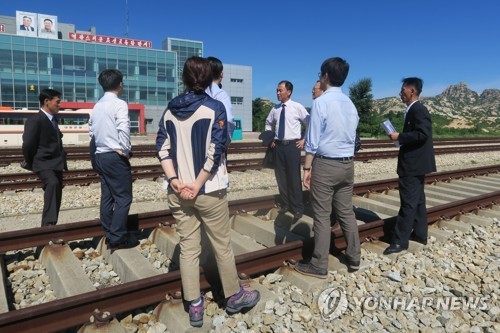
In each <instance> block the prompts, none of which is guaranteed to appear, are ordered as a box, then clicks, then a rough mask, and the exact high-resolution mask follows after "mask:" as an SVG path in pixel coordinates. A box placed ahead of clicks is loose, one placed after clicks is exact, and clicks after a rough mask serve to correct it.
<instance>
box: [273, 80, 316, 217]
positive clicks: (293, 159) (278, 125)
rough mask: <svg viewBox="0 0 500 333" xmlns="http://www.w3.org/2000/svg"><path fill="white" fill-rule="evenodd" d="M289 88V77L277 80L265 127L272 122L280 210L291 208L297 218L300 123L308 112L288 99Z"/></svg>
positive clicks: (301, 144) (299, 211) (301, 210)
mask: <svg viewBox="0 0 500 333" xmlns="http://www.w3.org/2000/svg"><path fill="white" fill-rule="evenodd" d="M292 92H293V84H292V83H291V82H290V81H281V82H280V83H279V84H278V88H276V95H277V97H278V100H279V101H280V103H278V104H276V105H275V106H274V108H273V109H272V110H271V111H270V112H269V115H268V116H267V119H266V127H265V130H266V131H270V130H272V127H273V125H274V126H275V137H274V142H272V143H271V148H274V152H275V159H274V163H275V166H274V174H275V175H276V182H277V183H278V189H279V192H280V197H281V201H282V203H281V209H280V214H284V213H286V212H287V211H288V210H291V211H292V212H293V214H294V215H293V218H294V220H298V219H300V218H301V217H302V214H303V213H304V203H303V201H302V183H301V174H300V161H301V151H302V148H303V147H304V139H303V135H302V133H301V131H302V126H301V123H302V124H305V125H307V124H308V123H309V113H307V111H306V109H305V108H304V106H303V105H302V104H300V103H297V102H294V101H292V100H291V99H290V96H292Z"/></svg>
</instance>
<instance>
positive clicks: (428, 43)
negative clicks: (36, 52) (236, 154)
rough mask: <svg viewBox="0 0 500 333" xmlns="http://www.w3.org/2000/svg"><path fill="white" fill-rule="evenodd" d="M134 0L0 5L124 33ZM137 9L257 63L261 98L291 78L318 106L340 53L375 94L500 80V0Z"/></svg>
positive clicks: (162, 32) (167, 28) (148, 30)
mask: <svg viewBox="0 0 500 333" xmlns="http://www.w3.org/2000/svg"><path fill="white" fill-rule="evenodd" d="M125 3H126V0H109V1H102V0H100V1H95V0H86V1H60V0H58V1H52V0H46V1H39V0H23V1H7V0H4V1H2V3H1V6H0V15H7V16H15V11H16V10H20V11H29V12H36V13H43V14H50V15H57V16H58V19H59V22H63V23H73V24H75V26H76V28H77V29H78V30H88V28H89V27H90V26H95V27H96V29H97V34H98V35H107V36H124V35H125V32H126V20H125V17H126V15H125V13H126V10H125V8H126V6H125ZM296 3H297V4H296ZM128 11H129V24H128V33H129V38H135V39H145V40H150V41H152V42H153V48H155V49H161V42H162V40H164V39H166V38H167V37H176V38H186V39H192V40H200V41H203V43H204V49H205V53H204V55H205V56H216V57H218V58H219V59H221V60H222V61H223V62H224V63H228V64H239V65H248V66H252V68H253V98H257V97H268V98H271V100H273V101H275V100H276V94H275V89H276V86H277V83H278V82H279V81H280V80H289V81H291V82H292V83H293V84H294V86H295V89H294V93H293V96H292V99H295V100H296V101H298V102H301V103H302V104H304V105H305V106H310V105H311V88H312V86H313V84H314V82H315V81H316V79H317V73H318V72H319V69H320V66H321V63H322V62H323V60H325V59H326V58H329V57H334V56H340V57H343V58H345V59H346V60H347V61H348V62H349V63H350V65H351V69H350V73H349V76H348V78H347V81H346V83H345V84H344V87H343V90H344V92H346V93H348V87H349V86H350V85H351V84H353V83H355V82H357V81H359V80H360V79H362V78H370V79H371V80H372V83H373V90H372V92H373V94H374V97H375V98H383V97H392V96H397V94H398V93H399V90H400V87H401V79H402V78H403V77H407V76H419V77H421V78H422V79H423V80H424V89H423V93H422V95H423V96H434V95H436V94H439V93H441V92H442V91H443V90H444V89H445V88H447V87H448V86H450V85H452V84H458V83H460V82H465V83H467V85H468V86H469V87H470V88H471V89H473V90H474V91H476V92H478V93H481V92H482V91H483V90H484V89H488V88H495V89H500V60H499V59H500V19H499V13H500V1H498V0H484V1H482V0H479V1H474V2H472V1H458V2H457V1H449V0H431V1H427V0H424V1H401V0H400V1H393V0H381V1H373V0H371V1H368V0H361V1H336V0H329V1H288V2H286V1H261V0H253V1H252V0H251V1H238V0H232V1H227V0H222V1H217V2H209V1H183V0H180V1H164V0H151V1H148V0H142V1H138V0H128ZM0 23H1V22H0Z"/></svg>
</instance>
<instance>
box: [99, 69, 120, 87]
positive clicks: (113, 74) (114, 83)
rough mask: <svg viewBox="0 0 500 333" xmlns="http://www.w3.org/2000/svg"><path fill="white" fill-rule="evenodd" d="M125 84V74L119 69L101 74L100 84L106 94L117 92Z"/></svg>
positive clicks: (104, 71) (108, 70)
mask: <svg viewBox="0 0 500 333" xmlns="http://www.w3.org/2000/svg"><path fill="white" fill-rule="evenodd" d="M121 82H123V74H122V72H120V71H119V70H117V69H105V70H103V71H102V72H101V74H99V83H100V84H101V87H102V89H103V90H104V92H106V91H112V90H117V89H118V88H119V87H120V83H121Z"/></svg>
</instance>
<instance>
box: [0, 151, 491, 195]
mask: <svg viewBox="0 0 500 333" xmlns="http://www.w3.org/2000/svg"><path fill="white" fill-rule="evenodd" d="M499 150H500V145H494V146H470V147H451V148H450V147H447V148H435V150H434V152H435V154H437V155H441V154H454V153H468V152H485V151H499ZM397 156H398V151H397V150H383V151H373V152H358V153H357V154H356V156H355V157H354V160H355V161H369V160H375V159H387V158H396V157H397ZM262 159H263V158H251V159H240V160H228V162H227V167H228V171H229V172H233V171H246V170H260V169H262ZM303 161H304V157H303V158H302V162H303ZM163 176H164V174H163V170H162V168H161V166H160V165H159V164H153V165H141V166H133V167H132V180H133V181H135V180H137V179H152V180H156V179H157V178H160V177H163ZM63 180H64V186H67V185H89V184H93V183H99V182H100V179H99V176H98V175H97V173H96V172H95V171H94V170H92V169H80V170H70V171H66V172H64V173H63ZM42 186H43V184H42V182H41V181H40V179H38V177H37V176H36V174H33V173H27V172H23V173H15V174H0V193H1V192H4V191H15V190H29V189H34V188H41V187H42Z"/></svg>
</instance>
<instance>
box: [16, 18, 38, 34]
mask: <svg viewBox="0 0 500 333" xmlns="http://www.w3.org/2000/svg"><path fill="white" fill-rule="evenodd" d="M32 22H33V19H32V18H31V16H27V15H24V16H23V24H21V25H20V26H19V30H25V31H35V28H33V27H32V26H31V23H32Z"/></svg>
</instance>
